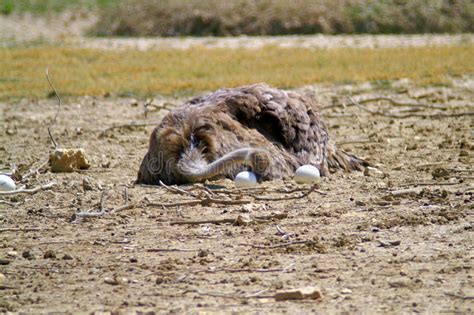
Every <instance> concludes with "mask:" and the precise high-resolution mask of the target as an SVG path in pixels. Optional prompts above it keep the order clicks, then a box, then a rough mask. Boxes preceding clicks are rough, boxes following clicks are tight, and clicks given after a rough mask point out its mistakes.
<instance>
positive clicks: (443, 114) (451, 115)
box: [349, 97, 474, 119]
mask: <svg viewBox="0 0 474 315" xmlns="http://www.w3.org/2000/svg"><path fill="white" fill-rule="evenodd" d="M349 99H350V100H351V102H352V103H353V104H354V106H356V107H357V108H359V109H361V110H363V111H365V112H368V113H370V114H372V115H377V116H384V117H391V118H398V119H403V118H410V117H422V118H443V117H463V116H473V115H474V111H468V112H460V113H441V112H439V113H435V114H420V113H411V114H394V113H387V112H383V111H379V110H374V109H370V108H367V107H365V106H362V105H361V104H360V102H357V101H356V100H355V99H354V98H353V97H350V98H349Z"/></svg>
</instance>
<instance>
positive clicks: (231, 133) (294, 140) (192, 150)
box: [137, 84, 367, 184]
mask: <svg viewBox="0 0 474 315" xmlns="http://www.w3.org/2000/svg"><path fill="white" fill-rule="evenodd" d="M304 164H311V165H313V166H316V167H317V168H318V169H319V170H320V173H321V175H323V176H327V175H328V173H329V170H331V171H334V170H337V169H344V170H347V171H350V170H363V169H364V166H366V165H367V163H366V162H365V161H363V160H361V159H359V158H357V157H355V156H353V155H350V154H347V153H346V152H344V151H342V150H340V149H337V148H336V147H335V146H334V145H333V144H332V143H331V142H330V141H329V136H328V131H327V128H326V125H325V124H324V122H323V121H322V120H321V117H320V113H319V107H318V105H317V104H316V103H315V101H314V100H313V99H312V98H310V97H308V96H306V95H303V94H300V93H296V92H287V91H283V90H279V89H276V88H272V87H270V86H268V85H266V84H254V85H248V86H243V87H239V88H235V89H220V90H218V91H216V92H214V93H211V94H209V95H206V96H203V97H198V98H194V99H192V100H190V101H188V102H186V103H184V104H182V105H180V106H177V107H176V108H175V109H174V110H172V111H171V112H170V113H169V114H168V115H166V117H164V118H163V120H162V122H161V123H160V125H159V126H158V127H156V128H155V129H154V130H153V132H152V134H151V138H150V144H149V149H148V152H147V153H146V155H145V157H144V158H143V161H142V164H141V166H140V170H139V172H138V178H137V182H138V183H142V184H159V182H160V181H162V182H163V183H165V184H184V183H195V182H202V181H205V180H207V179H214V178H219V177H228V178H234V177H235V175H236V174H237V173H238V172H240V171H242V170H245V169H250V170H251V171H253V172H254V173H255V174H256V176H257V178H258V179H259V180H271V179H277V178H284V177H289V176H292V175H293V173H294V171H295V170H296V169H297V168H298V167H299V166H301V165H304Z"/></svg>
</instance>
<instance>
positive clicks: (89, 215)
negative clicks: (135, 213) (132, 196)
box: [74, 187, 137, 223]
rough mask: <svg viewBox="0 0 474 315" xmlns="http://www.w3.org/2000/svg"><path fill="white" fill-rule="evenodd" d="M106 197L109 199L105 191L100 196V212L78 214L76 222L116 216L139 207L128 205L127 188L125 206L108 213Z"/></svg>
mask: <svg viewBox="0 0 474 315" xmlns="http://www.w3.org/2000/svg"><path fill="white" fill-rule="evenodd" d="M106 197H107V192H106V191H103V192H102V194H101V196H100V211H95V212H93V211H85V212H78V213H76V214H75V216H76V220H75V221H74V222H76V223H77V222H78V221H77V219H79V220H80V219H83V218H95V217H102V216H105V215H110V214H114V213H117V212H120V211H123V210H129V209H133V208H135V207H136V206H137V204H136V203H128V192H127V187H125V190H124V194H123V197H124V205H123V206H120V207H117V208H114V209H111V210H109V211H107V210H106V209H105V201H106Z"/></svg>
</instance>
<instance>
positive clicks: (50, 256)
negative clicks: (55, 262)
mask: <svg viewBox="0 0 474 315" xmlns="http://www.w3.org/2000/svg"><path fill="white" fill-rule="evenodd" d="M43 258H44V259H55V258H56V254H55V253H54V251H52V250H51V249H49V250H47V251H46V252H45V253H44V255H43Z"/></svg>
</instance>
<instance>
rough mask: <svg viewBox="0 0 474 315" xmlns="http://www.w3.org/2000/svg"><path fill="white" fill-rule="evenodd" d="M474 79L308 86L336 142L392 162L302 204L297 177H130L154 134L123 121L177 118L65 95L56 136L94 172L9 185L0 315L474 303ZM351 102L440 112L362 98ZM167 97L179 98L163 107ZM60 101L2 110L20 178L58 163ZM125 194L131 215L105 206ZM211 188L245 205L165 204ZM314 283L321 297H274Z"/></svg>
mask: <svg viewBox="0 0 474 315" xmlns="http://www.w3.org/2000/svg"><path fill="white" fill-rule="evenodd" d="M472 85H473V78H469V77H468V78H458V79H457V80H455V81H454V82H453V86H450V87H430V88H416V87H414V86H412V85H411V84H410V82H408V81H406V80H401V81H397V82H393V83H392V84H390V87H388V88H387V86H380V85H379V86H374V85H370V84H363V85H357V86H354V85H346V86H330V85H325V86H322V85H321V86H312V87H308V88H306V90H308V91H311V92H313V93H314V94H315V95H316V97H317V98H319V99H320V101H321V104H322V105H323V106H330V107H328V108H326V109H325V110H324V111H323V116H324V118H325V121H326V122H327V124H328V127H329V129H330V133H331V137H332V139H333V141H335V142H336V143H338V144H339V146H340V147H343V148H344V149H346V150H347V151H350V152H352V153H354V154H357V155H359V156H361V157H364V158H366V159H367V160H368V161H370V162H371V163H372V164H373V165H374V166H376V167H377V168H378V169H379V170H380V172H376V171H373V170H371V171H370V172H369V173H366V174H365V175H364V174H363V173H361V172H354V173H343V172H338V173H335V174H332V175H331V176H330V177H329V178H323V179H322V180H321V183H320V185H319V188H318V192H312V193H311V194H309V195H308V196H304V195H303V194H304V193H305V192H307V191H308V189H309V187H307V186H297V185H296V184H295V183H294V182H293V181H292V180H291V179H288V180H285V181H275V182H266V183H262V184H260V185H259V186H258V187H257V188H255V189H251V190H246V191H245V190H244V191H242V190H240V191H239V190H236V189H235V188H234V185H233V182H232V181H230V180H220V181H217V182H212V183H208V184H207V185H206V186H202V185H195V186H192V185H191V186H181V187H180V189H182V191H177V190H176V189H175V190H174V191H172V190H173V189H172V188H170V189H165V188H163V187H143V186H135V185H134V180H135V176H136V173H137V170H138V166H139V163H140V162H141V158H142V157H143V155H144V154H145V152H146V149H147V144H148V137H149V135H150V133H151V130H152V129H153V126H151V125H150V126H129V127H120V125H121V124H130V123H131V122H135V123H142V122H147V123H153V122H158V121H159V120H160V117H162V115H164V114H165V113H166V111H165V110H161V111H152V112H149V113H148V115H147V117H146V118H145V117H144V111H143V102H144V100H138V101H136V100H134V99H130V98H116V97H113V96H112V97H104V98H96V97H82V98H78V99H66V100H65V102H64V104H63V106H62V108H61V112H60V114H59V117H58V121H57V124H56V125H55V126H54V127H53V128H52V134H53V136H54V137H55V138H56V140H57V141H58V142H59V144H60V146H61V147H64V148H76V147H82V148H84V149H85V151H86V154H87V156H88V158H89V160H90V163H91V165H92V166H91V168H90V169H88V170H83V171H79V172H73V173H51V172H50V171H49V166H46V167H44V168H41V169H40V171H39V172H38V173H37V174H36V175H34V176H31V177H29V178H27V179H26V180H25V181H24V184H25V185H26V186H27V187H29V188H31V187H37V186H38V185H44V184H46V183H49V182H51V181H54V182H56V183H57V184H56V185H55V186H54V187H52V189H49V190H44V191H39V192H37V193H36V194H16V195H13V196H4V195H3V196H1V195H0V200H1V203H0V263H1V265H0V311H2V312H6V311H14V312H27V313H51V312H73V311H74V312H84V313H90V312H96V313H99V312H135V311H136V312H148V311H155V312H160V313H230V312H234V311H235V312H239V313H240V312H242V313H310V312H315V313H321V314H326V313H419V312H421V313H426V314H434V313H465V314H468V313H472V312H473V308H474V303H473V297H474V286H473V284H474V283H473V278H472V277H473V259H474V252H473V244H474V243H473V205H474V202H473V201H474V196H473V193H474V184H473V176H474V175H473V172H474V169H473V163H472V161H473V158H472V157H473V155H474V141H473V130H474V128H473V127H474V120H473V116H472V106H473V100H474V89H472ZM346 95H352V96H353V97H354V98H355V99H357V100H363V99H367V98H373V97H377V96H387V97H390V98H391V99H394V100H399V101H401V102H411V103H414V102H416V103H422V104H425V105H428V106H424V107H423V106H415V105H413V104H412V105H409V106H405V105H403V106H401V105H400V106H394V104H390V103H388V102H387V101H379V102H365V103H364V102H361V104H362V105H361V106H362V107H356V106H349V105H350V104H351V103H350V102H349V99H348V98H347V97H346ZM164 101H169V102H173V103H176V102H179V101H181V100H175V99H160V98H156V100H155V103H156V104H160V103H162V102H164ZM341 103H345V104H346V106H339V105H340V104H341ZM331 105H333V106H332V107H331ZM56 108H57V103H56V100H55V99H54V98H51V99H43V100H31V99H24V100H21V101H18V102H12V103H0V111H1V113H2V114H1V115H0V167H2V168H3V172H9V167H10V164H11V163H16V165H17V167H18V168H19V170H20V173H22V174H25V173H27V172H28V170H31V169H34V168H35V167H37V166H40V165H41V164H42V163H43V162H44V161H46V160H47V158H48V154H49V152H51V151H52V149H51V145H50V141H49V137H48V134H47V129H46V128H47V126H48V124H49V122H50V121H51V120H52V118H53V117H54V114H55V112H56ZM365 109H371V110H372V111H374V110H380V111H384V113H386V112H389V113H390V114H385V115H377V114H374V113H369V112H368V111H367V110H365ZM468 111H470V113H471V115H470V116H469V115H464V116H449V115H450V114H452V113H459V112H468ZM436 113H440V114H437V116H434V117H427V115H428V116H429V115H434V114H436ZM406 115H408V116H409V117H405V118H400V117H399V116H406ZM391 116H397V117H391ZM418 116H424V117H418ZM112 126H115V128H113V129H110V127H112ZM108 128H109V129H108ZM18 184H19V185H21V183H18ZM125 187H127V195H128V197H127V198H128V204H129V205H132V206H134V207H132V208H131V209H125V210H122V211H116V212H114V213H111V212H110V210H111V209H119V208H118V207H120V206H122V205H123V204H124V190H125ZM183 190H184V192H183ZM292 191H293V192H292ZM206 196H207V197H208V196H211V198H213V199H217V200H220V201H222V200H238V201H241V202H243V203H244V204H241V205H225V204H206V203H205V202H203V203H202V204H197V205H196V204H195V205H182V206H169V205H166V204H167V203H177V202H183V201H188V200H191V201H196V200H197V201H198V202H199V200H205V199H206V198H207V197H206ZM102 197H103V198H102ZM267 197H268V198H267ZM291 197H295V198H294V199H289V198H291ZM272 198H273V199H275V200H262V199H272ZM281 199H283V200H281ZM101 200H102V201H103V202H102V203H103V208H104V210H106V212H107V214H106V215H104V216H101V217H93V218H82V219H80V218H78V217H77V216H76V213H78V212H84V211H92V212H97V211H99V210H100V204H101V202H100V201H101ZM151 203H161V204H162V205H161V206H152V205H150V204H151ZM163 204H165V205H163ZM119 210H120V209H119ZM237 218H238V220H236V219H237ZM222 219H228V220H227V221H228V223H223V224H215V223H218V222H209V223H203V224H194V225H192V224H175V223H176V221H186V222H188V221H196V220H208V221H209V220H210V221H212V220H222ZM233 220H236V221H235V222H234V223H233ZM278 245H281V246H278ZM306 286H315V287H318V288H319V289H320V291H321V293H322V295H323V297H322V298H320V299H318V300H302V301H282V302H276V301H275V300H274V299H273V294H275V292H278V291H284V290H289V289H292V288H300V287H306Z"/></svg>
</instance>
